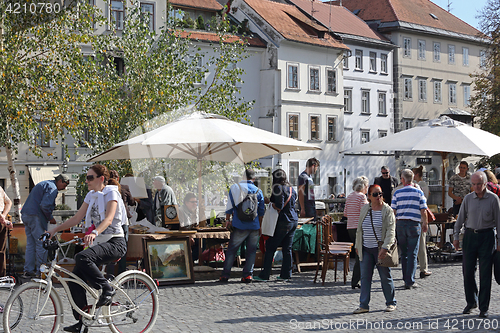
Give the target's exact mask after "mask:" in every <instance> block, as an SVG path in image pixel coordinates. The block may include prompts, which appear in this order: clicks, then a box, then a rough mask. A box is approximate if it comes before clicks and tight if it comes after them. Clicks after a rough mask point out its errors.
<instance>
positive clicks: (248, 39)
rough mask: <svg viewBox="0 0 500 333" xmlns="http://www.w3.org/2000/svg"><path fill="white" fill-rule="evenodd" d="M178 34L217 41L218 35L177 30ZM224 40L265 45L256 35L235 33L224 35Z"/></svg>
mask: <svg viewBox="0 0 500 333" xmlns="http://www.w3.org/2000/svg"><path fill="white" fill-rule="evenodd" d="M177 33H178V36H180V37H183V38H189V39H192V40H198V41H201V42H212V43H213V42H219V36H218V35H217V34H216V33H215V32H208V31H199V30H194V31H184V30H182V31H181V30H179V31H178V32H177ZM225 41H226V42H228V43H233V42H236V41H241V42H245V43H247V44H248V45H249V46H254V47H266V43H265V42H264V41H263V40H261V39H260V38H258V37H242V36H236V35H226V39H225Z"/></svg>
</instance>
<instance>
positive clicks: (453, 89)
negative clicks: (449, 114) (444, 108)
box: [448, 83, 457, 105]
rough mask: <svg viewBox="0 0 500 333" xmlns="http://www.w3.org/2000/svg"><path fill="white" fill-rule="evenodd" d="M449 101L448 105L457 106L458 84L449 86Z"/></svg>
mask: <svg viewBox="0 0 500 333" xmlns="http://www.w3.org/2000/svg"><path fill="white" fill-rule="evenodd" d="M448 94H449V99H448V103H449V104H453V105H455V104H457V85H456V83H450V84H449V93H448Z"/></svg>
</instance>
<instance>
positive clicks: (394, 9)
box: [342, 0, 484, 37]
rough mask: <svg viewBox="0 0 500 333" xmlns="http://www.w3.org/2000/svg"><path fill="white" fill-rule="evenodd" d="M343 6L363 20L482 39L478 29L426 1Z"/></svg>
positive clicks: (376, 0)
mask: <svg viewBox="0 0 500 333" xmlns="http://www.w3.org/2000/svg"><path fill="white" fill-rule="evenodd" d="M342 5H343V6H345V7H346V8H348V9H349V10H350V11H352V12H355V11H358V10H359V12H358V13H357V16H359V17H360V18H361V19H363V20H365V21H380V22H381V23H384V22H396V21H399V22H407V23H412V24H418V25H422V26H427V27H432V28H435V29H442V30H447V31H452V32H455V33H459V34H465V35H470V36H483V37H484V35H483V34H482V33H481V32H480V31H479V30H477V29H476V28H474V27H472V26H471V25H469V24H467V23H466V22H464V21H462V20H461V19H459V18H458V17H456V16H454V15H453V14H451V13H449V12H447V11H446V10H444V9H443V8H441V7H439V6H438V5H436V4H435V3H433V2H431V1H429V0H343V1H342ZM431 14H432V15H431ZM434 17H435V18H434Z"/></svg>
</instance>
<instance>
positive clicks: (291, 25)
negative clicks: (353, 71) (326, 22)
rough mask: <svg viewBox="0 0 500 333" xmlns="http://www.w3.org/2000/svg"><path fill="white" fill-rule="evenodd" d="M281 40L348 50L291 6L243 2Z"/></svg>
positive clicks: (252, 0) (261, 0)
mask: <svg viewBox="0 0 500 333" xmlns="http://www.w3.org/2000/svg"><path fill="white" fill-rule="evenodd" d="M243 1H244V2H245V3H247V4H248V5H249V6H250V7H251V8H252V9H253V10H254V11H255V12H256V13H257V14H258V15H259V16H260V17H261V18H262V19H264V20H265V21H266V22H267V23H268V24H269V25H270V26H271V27H273V28H274V29H275V30H276V31H277V32H278V33H279V34H281V36H283V38H285V39H287V40H290V41H295V42H300V43H306V44H312V45H318V46H325V47H334V48H339V49H349V48H348V47H347V46H345V45H344V44H343V43H342V42H341V41H339V40H337V39H335V38H334V37H332V36H331V35H330V34H329V33H328V29H326V28H325V27H323V26H321V25H319V24H317V23H315V22H313V21H312V20H311V19H309V18H308V17H307V16H305V15H304V14H303V13H302V12H301V11H300V10H299V9H298V8H297V7H295V6H293V5H288V4H283V3H277V2H273V1H268V0H243Z"/></svg>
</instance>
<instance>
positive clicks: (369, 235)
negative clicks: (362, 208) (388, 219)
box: [361, 210, 383, 249]
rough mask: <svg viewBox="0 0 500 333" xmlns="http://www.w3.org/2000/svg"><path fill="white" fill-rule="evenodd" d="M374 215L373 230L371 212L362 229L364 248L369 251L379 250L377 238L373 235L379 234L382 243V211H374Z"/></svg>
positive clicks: (367, 215)
mask: <svg viewBox="0 0 500 333" xmlns="http://www.w3.org/2000/svg"><path fill="white" fill-rule="evenodd" d="M372 215H373V228H372V221H371V219H370V212H368V214H366V217H365V219H364V220H363V224H362V225H361V227H362V228H363V246H364V247H367V248H369V249H373V248H378V243H377V238H375V234H374V233H373V229H374V228H375V232H376V233H377V237H378V240H380V241H382V240H383V239H382V210H372Z"/></svg>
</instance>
